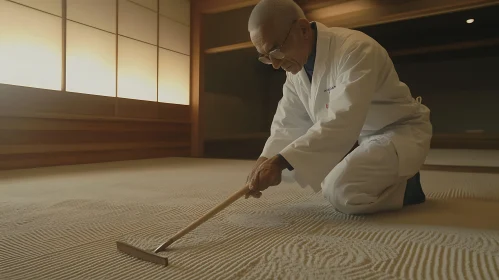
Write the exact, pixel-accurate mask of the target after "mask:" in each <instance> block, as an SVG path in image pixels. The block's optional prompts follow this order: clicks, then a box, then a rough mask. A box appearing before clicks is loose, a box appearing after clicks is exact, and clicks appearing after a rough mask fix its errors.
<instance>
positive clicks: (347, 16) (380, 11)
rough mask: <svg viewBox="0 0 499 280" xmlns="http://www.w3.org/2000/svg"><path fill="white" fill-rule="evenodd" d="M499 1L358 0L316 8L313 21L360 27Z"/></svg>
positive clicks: (489, 4)
mask: <svg viewBox="0 0 499 280" xmlns="http://www.w3.org/2000/svg"><path fill="white" fill-rule="evenodd" d="M497 4H499V0H461V1H456V0H405V1H394V0H377V1H372V0H355V1H349V2H345V3H341V4H337V5H330V6H327V7H323V8H320V9H315V10H312V11H310V12H308V13H307V17H308V18H309V19H310V20H314V21H318V22H321V23H323V24H325V25H326V26H341V27H347V28H358V27H362V26H369V25H375V24H382V23H388V22H394V21H400V20H408V19H414V18H419V17H425V16H431V15H438V14H443V13H450V12H456V11H461V10H467V9H473V8H479V7H486V6H492V5H497Z"/></svg>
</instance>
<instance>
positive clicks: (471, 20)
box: [466, 18, 475, 23]
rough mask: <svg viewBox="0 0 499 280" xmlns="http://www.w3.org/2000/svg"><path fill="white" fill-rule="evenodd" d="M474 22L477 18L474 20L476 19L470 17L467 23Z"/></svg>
mask: <svg viewBox="0 0 499 280" xmlns="http://www.w3.org/2000/svg"><path fill="white" fill-rule="evenodd" d="M473 22H475V20H474V19H472V18H470V19H468V20H467V21H466V23H473Z"/></svg>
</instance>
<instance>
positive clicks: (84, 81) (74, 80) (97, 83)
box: [66, 22, 116, 96]
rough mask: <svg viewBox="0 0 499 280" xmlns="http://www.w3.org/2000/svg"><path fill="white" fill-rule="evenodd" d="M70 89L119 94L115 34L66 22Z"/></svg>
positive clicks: (108, 94) (67, 71)
mask: <svg viewBox="0 0 499 280" xmlns="http://www.w3.org/2000/svg"><path fill="white" fill-rule="evenodd" d="M66 65H67V68H66V73H67V75H66V79H67V83H66V88H67V90H68V91H72V92H80V93H88V94H95V95H104V96H116V35H113V34H110V33H107V32H104V31H101V30H98V29H95V28H92V27H88V26H85V25H81V24H79V23H74V22H68V23H67V59H66Z"/></svg>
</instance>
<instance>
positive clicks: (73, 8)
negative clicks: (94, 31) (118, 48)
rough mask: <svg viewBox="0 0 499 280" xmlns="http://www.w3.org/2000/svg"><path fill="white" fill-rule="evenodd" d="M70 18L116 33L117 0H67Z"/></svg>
mask: <svg viewBox="0 0 499 280" xmlns="http://www.w3.org/2000/svg"><path fill="white" fill-rule="evenodd" d="M67 1H68V2H67V8H68V10H67V17H68V19H71V20H74V21H77V22H81V23H84V24H87V25H90V26H93V27H97V28H100V29H103V30H106V31H109V32H113V33H116V1H117V0H67Z"/></svg>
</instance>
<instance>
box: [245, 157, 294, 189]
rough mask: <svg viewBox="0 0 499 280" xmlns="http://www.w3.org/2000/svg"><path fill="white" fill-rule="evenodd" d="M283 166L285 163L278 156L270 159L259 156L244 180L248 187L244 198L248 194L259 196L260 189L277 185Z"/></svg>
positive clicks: (284, 166) (279, 181)
mask: <svg viewBox="0 0 499 280" xmlns="http://www.w3.org/2000/svg"><path fill="white" fill-rule="evenodd" d="M285 168H286V164H285V163H284V162H283V161H282V160H281V158H279V157H278V156H275V157H273V158H271V159H266V158H259V159H258V161H257V163H256V165H255V167H254V169H253V171H252V172H251V174H250V176H248V179H247V182H246V184H247V185H248V186H249V188H250V191H249V192H248V193H247V194H246V198H248V197H250V196H252V197H255V198H260V197H261V196H262V191H264V190H266V189H267V188H269V187H270V186H277V185H279V184H280V183H281V175H282V171H283V170H284V169H285Z"/></svg>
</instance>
